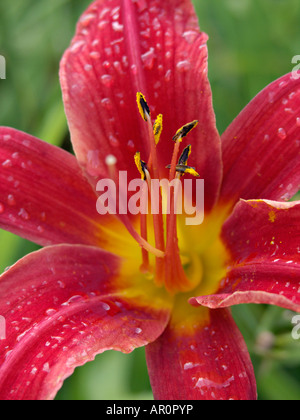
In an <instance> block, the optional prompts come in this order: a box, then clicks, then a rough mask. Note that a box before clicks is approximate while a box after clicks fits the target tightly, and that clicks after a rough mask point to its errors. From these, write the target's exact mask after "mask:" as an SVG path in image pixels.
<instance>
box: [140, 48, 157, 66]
mask: <svg viewBox="0 0 300 420" xmlns="http://www.w3.org/2000/svg"><path fill="white" fill-rule="evenodd" d="M141 58H142V62H143V64H144V67H145V68H146V69H149V70H151V69H152V68H153V65H154V59H155V50H154V48H153V47H151V48H150V50H149V51H147V52H146V53H145V54H142V55H141Z"/></svg>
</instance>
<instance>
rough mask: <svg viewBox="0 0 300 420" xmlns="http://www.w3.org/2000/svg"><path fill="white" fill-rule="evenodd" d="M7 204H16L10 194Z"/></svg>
mask: <svg viewBox="0 0 300 420" xmlns="http://www.w3.org/2000/svg"><path fill="white" fill-rule="evenodd" d="M7 204H8V205H9V206H14V205H15V204H16V200H15V197H14V196H13V195H12V194H9V195H8V197H7Z"/></svg>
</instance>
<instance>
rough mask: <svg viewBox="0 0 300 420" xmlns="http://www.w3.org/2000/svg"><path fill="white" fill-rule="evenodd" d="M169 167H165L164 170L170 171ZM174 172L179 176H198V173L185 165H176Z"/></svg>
mask: <svg viewBox="0 0 300 420" xmlns="http://www.w3.org/2000/svg"><path fill="white" fill-rule="evenodd" d="M170 168H171V165H167V166H166V169H170ZM176 172H178V173H180V174H181V175H184V174H190V175H193V176H200V175H199V174H198V172H197V171H196V170H195V168H193V167H192V166H187V165H179V164H178V165H176Z"/></svg>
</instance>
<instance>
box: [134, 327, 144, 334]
mask: <svg viewBox="0 0 300 420" xmlns="http://www.w3.org/2000/svg"><path fill="white" fill-rule="evenodd" d="M142 331H143V330H142V329H141V328H136V329H135V332H136V334H141V332H142Z"/></svg>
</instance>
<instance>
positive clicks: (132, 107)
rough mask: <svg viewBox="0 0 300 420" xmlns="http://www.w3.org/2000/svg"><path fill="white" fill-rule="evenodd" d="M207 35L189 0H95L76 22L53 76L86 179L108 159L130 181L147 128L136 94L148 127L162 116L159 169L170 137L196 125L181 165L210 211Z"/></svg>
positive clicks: (217, 170) (214, 149)
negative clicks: (200, 186)
mask: <svg viewBox="0 0 300 420" xmlns="http://www.w3.org/2000/svg"><path fill="white" fill-rule="evenodd" d="M206 41H207V36H206V34H204V33H201V32H200V31H199V27H198V23H197V18H196V15H195V12H194V9H193V6H192V4H191V2H190V1H189V0H165V1H159V0H141V1H134V2H133V1H132V0H123V1H121V0H111V1H110V2H105V1H103V0H98V1H96V2H94V3H93V4H92V5H91V6H90V8H89V9H88V10H87V11H86V12H85V13H84V14H83V16H82V17H81V19H80V21H79V24H78V27H77V32H76V36H75V38H74V39H73V42H72V44H71V47H70V48H69V49H68V50H67V52H66V53H65V55H64V57H63V60H62V63H61V70H60V79H61V85H62V90H63V98H64V104H65V109H66V114H67V118H68V122H69V127H70V131H71V139H72V143H73V145H74V150H75V153H76V155H77V157H78V159H79V161H80V163H81V164H82V165H83V166H84V167H85V168H86V169H87V172H88V173H89V174H90V175H91V176H95V177H97V176H106V174H107V167H106V165H105V157H106V156H107V155H109V154H113V155H114V156H115V157H116V158H117V162H118V168H119V169H121V170H127V171H128V178H129V180H130V179H133V178H136V177H137V176H138V172H137V170H136V168H135V165H134V163H133V156H134V153H135V152H136V151H139V152H140V153H141V158H142V159H143V160H145V161H147V159H148V157H149V141H148V140H147V139H148V134H147V125H146V123H145V122H144V121H143V120H142V119H141V118H140V116H139V114H138V109H137V105H136V93H137V92H140V91H141V92H142V93H143V94H144V95H145V97H146V99H147V102H148V104H149V106H150V110H151V112H152V117H153V122H154V119H155V117H156V116H157V115H158V114H160V113H162V114H163V120H164V123H163V126H164V129H163V133H162V136H161V140H160V143H159V145H158V156H159V161H160V166H161V172H163V173H165V174H166V170H165V166H166V165H168V164H170V163H171V157H172V149H173V146H174V143H173V142H172V137H173V136H174V134H175V133H176V131H177V130H178V129H179V128H180V126H182V125H184V124H186V123H188V122H190V121H193V120H195V119H198V120H199V125H198V127H197V129H196V130H194V131H193V132H192V133H191V134H190V135H189V139H188V141H189V143H191V144H192V148H193V151H192V155H191V157H190V160H189V164H190V165H191V166H195V167H196V170H197V172H198V173H199V174H200V176H201V177H204V178H205V188H206V194H207V198H206V205H207V207H211V206H212V204H213V203H214V201H215V200H216V196H217V193H218V190H219V185H220V178H221V151H220V139H219V135H218V133H217V130H216V125H215V115H214V112H213V108H212V98H211V89H210V85H209V82H208V79H207V48H206Z"/></svg>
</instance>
